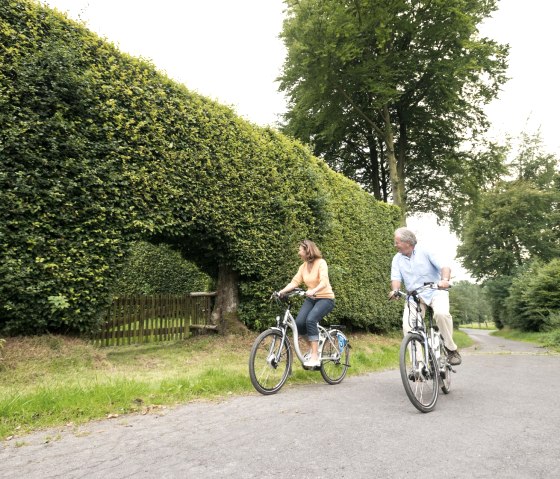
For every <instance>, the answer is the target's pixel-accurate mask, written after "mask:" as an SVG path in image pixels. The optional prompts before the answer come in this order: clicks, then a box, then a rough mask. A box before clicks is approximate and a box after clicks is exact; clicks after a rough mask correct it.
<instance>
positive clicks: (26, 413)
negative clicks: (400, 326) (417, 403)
mask: <svg viewBox="0 0 560 479" xmlns="http://www.w3.org/2000/svg"><path fill="white" fill-rule="evenodd" d="M254 339H255V335H246V336H228V337H221V336H196V337H192V338H189V339H188V340H185V341H177V342H172V343H156V344H154V343H152V344H147V345H133V346H119V347H112V348H99V347H96V346H93V345H91V344H89V343H87V342H85V341H81V340H78V339H71V338H65V337H61V336H40V337H32V338H9V339H7V340H6V342H5V344H4V347H3V350H2V357H1V360H0V376H1V378H2V381H1V384H0V439H12V438H14V437H15V436H20V435H23V434H25V433H28V432H31V431H34V430H40V429H42V428H46V427H54V426H56V427H58V426H64V425H79V424H83V423H85V422H87V421H90V420H95V419H102V418H115V417H119V416H120V415H123V414H128V413H143V414H146V413H149V412H153V411H157V410H159V409H161V408H164V407H171V406H174V405H177V404H181V403H186V402H189V401H193V400H198V399H216V398H221V397H227V396H229V395H232V394H249V393H253V394H258V393H256V392H255V390H254V388H253V386H252V385H251V381H250V379H249V374H248V358H249V351H250V349H251V345H252V343H253V341H254ZM349 339H350V344H351V346H352V350H351V356H350V359H351V361H350V362H351V365H352V367H351V368H350V369H349V371H348V374H349V375H359V374H365V373H370V372H374V371H381V370H386V369H391V368H396V367H398V351H399V347H400V342H401V339H402V336H401V335H400V334H397V333H395V334H394V335H389V336H378V335H374V334H365V333H364V334H351V335H350V336H349ZM455 340H456V342H457V343H458V345H459V347H465V346H467V345H468V342H469V339H468V336H467V335H466V334H465V333H463V332H460V331H456V332H455ZM322 382H323V379H322V377H321V375H320V373H318V372H308V371H305V370H303V368H302V367H301V365H299V362H297V364H296V365H295V366H294V370H293V375H292V376H291V377H290V378H289V379H288V382H287V383H286V386H285V387H290V386H291V385H294V384H307V383H322Z"/></svg>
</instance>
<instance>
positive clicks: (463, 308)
mask: <svg viewBox="0 0 560 479" xmlns="http://www.w3.org/2000/svg"><path fill="white" fill-rule="evenodd" d="M449 297H450V298H449V299H450V306H451V314H452V316H453V322H454V323H459V324H461V323H484V322H486V321H489V320H490V319H491V309H490V303H489V302H488V300H487V298H486V294H485V292H484V289H483V288H482V286H480V285H478V284H474V283H471V282H469V281H459V282H458V283H457V284H455V286H453V288H451V290H450V292H449Z"/></svg>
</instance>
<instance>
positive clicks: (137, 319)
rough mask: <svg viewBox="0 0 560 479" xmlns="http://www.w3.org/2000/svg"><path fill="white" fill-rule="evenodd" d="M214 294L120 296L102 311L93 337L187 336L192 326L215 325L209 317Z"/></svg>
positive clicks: (110, 341)
mask: <svg viewBox="0 0 560 479" xmlns="http://www.w3.org/2000/svg"><path fill="white" fill-rule="evenodd" d="M215 296H216V293H215V292H213V293H188V294H183V295H173V294H156V295H127V296H120V297H118V298H115V299H114V301H113V304H111V306H110V307H109V309H108V310H107V312H106V313H105V316H104V318H103V321H102V323H101V328H100V331H99V332H98V333H97V334H96V335H95V336H94V338H93V341H94V343H95V344H98V345H101V346H118V345H121V344H134V343H148V342H156V341H171V340H178V339H184V338H187V337H188V336H189V334H190V330H191V328H192V329H195V328H197V329H216V326H215V325H213V324H211V321H210V315H211V313H212V306H213V300H214V297H215Z"/></svg>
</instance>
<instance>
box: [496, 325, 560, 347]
mask: <svg viewBox="0 0 560 479" xmlns="http://www.w3.org/2000/svg"><path fill="white" fill-rule="evenodd" d="M492 334H493V335H495V336H500V337H502V338H506V339H513V340H515V341H524V342H526V343H533V344H539V345H541V346H545V347H547V348H550V349H551V350H553V351H557V352H560V329H555V330H553V331H548V332H527V331H520V330H518V329H508V328H504V329H501V330H499V331H496V332H494V333H492Z"/></svg>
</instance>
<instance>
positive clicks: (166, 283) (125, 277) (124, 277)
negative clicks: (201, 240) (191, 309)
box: [112, 241, 213, 295]
mask: <svg viewBox="0 0 560 479" xmlns="http://www.w3.org/2000/svg"><path fill="white" fill-rule="evenodd" d="M112 290H113V294H115V295H121V294H159V293H168V294H183V293H191V292H193V291H212V290H213V282H212V278H210V277H209V276H208V275H207V274H205V273H203V272H202V271H200V269H198V267H197V266H196V265H195V264H193V263H191V262H190V261H186V260H185V259H183V257H182V256H181V254H180V253H179V252H177V251H174V250H172V249H171V247H170V246H169V245H166V244H160V245H154V244H151V243H147V242H145V241H137V242H134V243H133V244H132V245H131V248H130V253H129V255H128V259H127V262H126V263H125V264H124V266H123V268H122V270H121V272H120V274H119V276H118V278H117V281H116V283H115V284H114V285H113V287H112Z"/></svg>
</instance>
